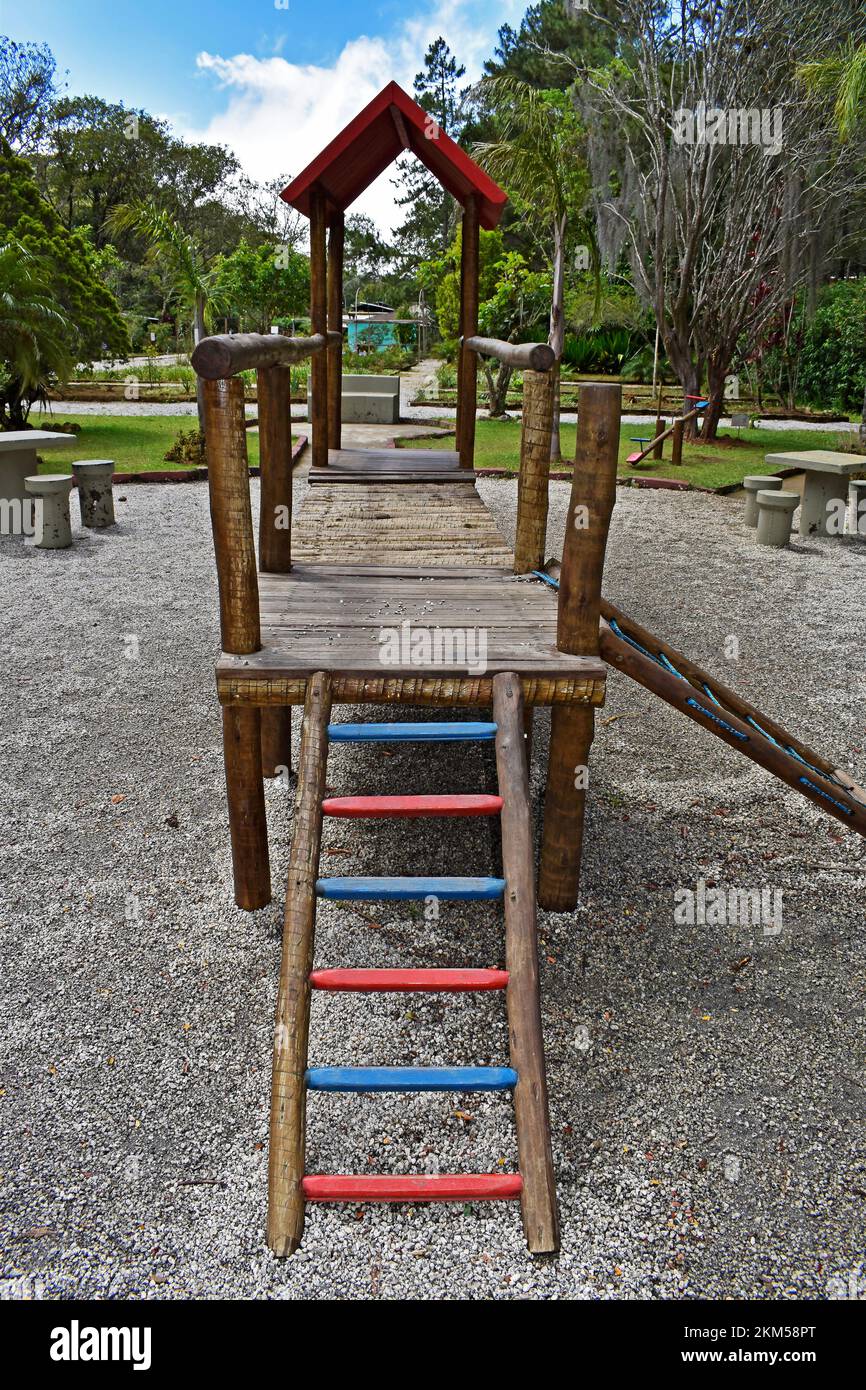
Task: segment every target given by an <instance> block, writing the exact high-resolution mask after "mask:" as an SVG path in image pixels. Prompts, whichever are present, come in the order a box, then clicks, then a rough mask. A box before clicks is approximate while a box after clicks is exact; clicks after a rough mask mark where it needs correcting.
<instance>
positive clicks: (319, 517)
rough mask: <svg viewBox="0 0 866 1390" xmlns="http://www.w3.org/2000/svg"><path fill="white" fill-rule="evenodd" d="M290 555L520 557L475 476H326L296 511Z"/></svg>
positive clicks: (496, 562) (391, 561) (448, 559)
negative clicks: (390, 479) (397, 481)
mask: <svg viewBox="0 0 866 1390" xmlns="http://www.w3.org/2000/svg"><path fill="white" fill-rule="evenodd" d="M386 452H387V451H386ZM455 457H456V455H455ZM452 478H453V473H452ZM292 557H293V559H295V560H297V562H298V563H299V564H310V563H313V562H316V563H319V564H359V565H361V564H378V565H392V566H393V565H409V566H413V567H417V566H419V565H421V566H428V565H432V566H436V567H438V566H446V567H447V566H452V567H453V566H460V565H467V566H474V567H478V566H485V567H486V566H493V567H494V568H498V569H509V568H510V567H511V566H512V565H513V563H514V556H513V555H512V553H511V551H510V550H509V548H508V546H507V545H506V543H505V541H504V540H503V539H502V536H501V535H500V534H499V531H498V529H497V527H496V523H495V522H494V520H493V517H492V516H491V515H490V513H489V511H488V510H487V508H486V507H485V505H484V503H483V502H482V501H481V498H480V497H479V496H478V493H477V492H476V491H475V484H474V482H473V481H472V480H471V479H466V480H461V481H460V482H453V481H452V482H449V483H421V482H403V483H402V484H401V485H400V486H395V485H394V484H389V485H382V484H381V483H380V482H379V481H378V479H377V480H376V481H375V482H371V483H367V484H365V485H364V486H359V485H358V483H340V482H333V483H331V482H329V483H328V484H324V483H320V484H319V485H318V486H317V487H315V488H310V490H309V492H308V493H307V495H306V497H305V499H304V502H303V505H302V506H301V508H300V511H299V513H298V516H297V519H296V521H295V525H294V529H293V534H292Z"/></svg>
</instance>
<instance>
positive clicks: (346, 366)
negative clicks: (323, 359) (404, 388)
mask: <svg viewBox="0 0 866 1390" xmlns="http://www.w3.org/2000/svg"><path fill="white" fill-rule="evenodd" d="M414 363H415V354H414V352H409V351H407V350H406V349H405V348H402V347H400V346H399V344H397V343H392V344H391V346H390V347H386V348H383V349H382V351H381V352H349V351H348V349H347V348H345V347H344V348H343V371H344V372H348V373H354V372H359V373H361V374H367V375H370V374H372V375H374V376H380V375H384V376H388V375H389V374H393V373H394V372H407V371H408V370H409V368H410V367H412V366H414Z"/></svg>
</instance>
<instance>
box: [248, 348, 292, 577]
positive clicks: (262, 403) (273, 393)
mask: <svg viewBox="0 0 866 1390" xmlns="http://www.w3.org/2000/svg"><path fill="white" fill-rule="evenodd" d="M256 383H257V395H258V398H259V462H260V465H261V468H260V471H261V507H260V509H259V569H260V570H261V571H262V573H263V574H288V573H289V571H290V570H291V568H292V388H291V372H290V370H289V368H288V367H264V368H260V369H259V371H258V373H257V375H256Z"/></svg>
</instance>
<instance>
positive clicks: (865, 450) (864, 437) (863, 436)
mask: <svg viewBox="0 0 866 1390" xmlns="http://www.w3.org/2000/svg"><path fill="white" fill-rule="evenodd" d="M860 452H861V454H866V389H864V391H863V418H862V419H861V421H860Z"/></svg>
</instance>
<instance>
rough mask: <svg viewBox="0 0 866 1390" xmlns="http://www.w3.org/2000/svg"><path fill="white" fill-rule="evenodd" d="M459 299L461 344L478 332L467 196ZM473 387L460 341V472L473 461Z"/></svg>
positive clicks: (474, 248) (472, 361)
mask: <svg viewBox="0 0 866 1390" xmlns="http://www.w3.org/2000/svg"><path fill="white" fill-rule="evenodd" d="M460 298H461V304H460V332H461V334H462V336H463V338H464V340H465V339H466V338H472V337H474V336H475V334H476V333H477V332H478V199H477V197H476V195H475V194H474V193H470V194H469V195H468V196H467V198H466V203H465V206H464V208H463V237H462V246H461V258H460ZM477 386H478V358H477V357H476V356H475V353H474V352H473V351H472V349H471V348H469V347H467V346H466V343H465V341H464V342H463V344H462V345H461V348H460V379H459V382H458V391H459V406H458V410H459V413H460V432H459V434H458V436H457V449H458V452H459V454H460V467H461V468H471V467H472V465H473V462H474V459H475V409H476V405H477Z"/></svg>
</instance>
